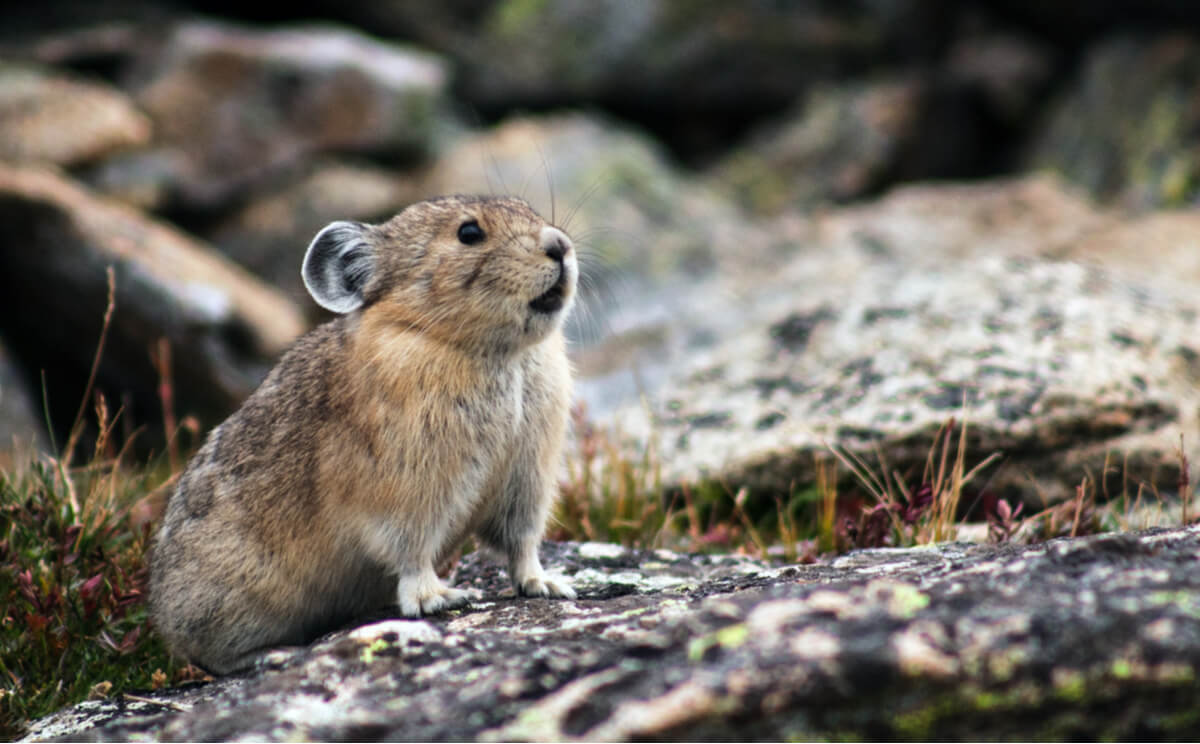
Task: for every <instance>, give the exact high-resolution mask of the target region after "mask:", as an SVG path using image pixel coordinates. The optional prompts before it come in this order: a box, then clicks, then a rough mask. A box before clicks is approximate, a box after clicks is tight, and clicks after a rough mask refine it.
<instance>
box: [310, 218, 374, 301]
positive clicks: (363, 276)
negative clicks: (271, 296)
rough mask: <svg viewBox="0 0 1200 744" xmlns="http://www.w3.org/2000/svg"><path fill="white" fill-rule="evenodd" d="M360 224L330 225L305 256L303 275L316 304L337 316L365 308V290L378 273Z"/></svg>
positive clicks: (334, 223) (340, 223) (365, 227)
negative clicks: (375, 273) (337, 314)
mask: <svg viewBox="0 0 1200 744" xmlns="http://www.w3.org/2000/svg"><path fill="white" fill-rule="evenodd" d="M366 231H367V226H366V225H364V224H362V223H360V222H331V223H329V224H328V225H326V226H325V228H324V229H323V230H321V232H319V233H317V237H315V238H313V242H312V243H311V244H310V245H309V246H308V252H307V253H305V254H304V266H303V267H302V268H301V269H300V275H301V276H302V277H304V286H305V287H307V288H308V293H309V294H310V295H312V298H313V299H314V300H316V301H317V304H318V305H320V306H321V307H323V308H325V309H326V310H331V311H333V312H335V313H348V312H351V311H353V310H357V309H358V308H360V307H362V304H363V289H364V288H365V287H366V285H367V281H368V280H369V279H370V278H371V274H372V273H373V272H374V271H375V256H374V255H373V254H372V252H371V247H370V245H368V243H367V239H366Z"/></svg>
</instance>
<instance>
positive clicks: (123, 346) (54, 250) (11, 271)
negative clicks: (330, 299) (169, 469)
mask: <svg viewBox="0 0 1200 744" xmlns="http://www.w3.org/2000/svg"><path fill="white" fill-rule="evenodd" d="M0 221H2V222H3V224H4V225H5V231H4V238H3V241H0V333H2V334H3V337H4V339H5V341H6V343H7V344H8V345H9V348H10V349H11V351H12V353H13V355H14V357H16V358H17V359H18V360H19V361H20V363H21V364H22V365H23V367H24V371H25V374H26V379H27V380H28V381H29V382H30V388H31V389H35V390H40V389H41V388H42V382H43V380H44V384H45V388H46V392H47V395H48V400H49V407H50V413H51V419H52V421H53V423H54V425H55V428H56V429H57V430H58V431H57V432H56V434H57V435H58V441H59V442H60V444H61V442H62V441H63V440H64V439H65V436H64V434H65V431H66V430H67V429H69V428H70V426H71V423H72V421H73V420H74V416H75V412H76V410H77V409H78V408H79V406H80V402H81V396H82V395H83V392H84V388H85V383H86V381H87V379H88V376H89V371H90V369H91V366H92V360H93V357H94V355H95V352H96V347H97V342H98V341H99V339H100V337H101V327H102V325H103V320H104V315H105V308H106V304H107V297H108V293H109V288H108V284H107V279H106V271H107V269H108V268H110V267H111V269H112V271H113V275H114V279H115V286H114V287H113V291H114V299H115V310H114V311H113V313H112V320H111V327H110V329H109V331H108V335H107V338H106V341H105V344H104V353H103V355H102V357H101V363H100V365H99V367H98V370H97V375H96V385H97V388H98V389H99V390H101V391H103V392H104V393H105V394H106V396H107V398H108V401H109V411H110V413H112V412H115V410H116V409H117V407H118V406H123V407H124V408H125V411H124V414H123V415H124V416H126V417H127V419H126V422H127V423H130V424H132V425H148V426H150V427H151V428H155V427H157V426H158V425H160V424H161V422H162V421H163V419H164V416H163V411H162V406H161V402H160V387H159V386H160V378H159V372H158V369H157V368H156V366H155V364H154V363H152V356H157V357H159V358H160V361H165V360H163V359H161V353H162V352H161V349H162V347H163V345H164V344H165V345H166V346H169V353H170V357H171V359H170V361H171V365H170V371H171V373H172V376H171V379H170V380H168V382H173V392H174V396H175V397H174V403H175V411H173V413H174V414H176V415H178V416H179V417H182V416H184V415H188V414H193V415H195V416H197V417H198V418H199V420H200V421H201V423H202V424H203V425H205V426H211V425H213V424H215V423H218V422H219V421H220V420H221V418H223V417H224V416H225V415H227V414H228V413H229V412H230V411H231V410H232V409H233V408H234V407H235V406H236V405H237V404H238V403H240V402H241V400H242V399H243V398H244V397H245V396H246V395H248V394H249V393H250V392H251V391H252V390H253V389H254V387H255V386H256V385H257V384H258V382H259V380H260V379H261V377H262V376H264V375H265V373H266V371H267V370H268V369H269V366H270V364H271V363H272V362H273V360H274V359H275V358H276V357H277V356H278V355H279V354H281V353H282V352H283V351H284V350H285V349H286V348H287V346H288V345H289V344H290V343H291V342H292V341H293V340H294V339H295V338H296V337H297V336H298V335H299V334H300V333H301V332H302V331H303V330H304V327H305V323H304V319H303V317H302V315H301V314H300V312H299V311H298V310H297V309H296V308H295V307H294V306H293V305H292V304H291V303H290V302H288V301H287V300H286V299H285V298H284V297H282V296H281V295H280V294H279V293H278V292H276V291H275V290H273V289H271V288H269V287H267V286H265V285H263V284H262V283H261V282H259V281H258V280H256V279H254V278H253V277H251V276H250V275H249V274H247V273H246V272H245V271H243V270H241V269H239V268H237V267H236V266H234V265H232V264H231V263H230V262H229V261H228V260H226V259H223V258H222V257H220V256H219V255H217V254H215V253H214V252H213V251H212V249H211V248H209V247H208V246H206V245H204V244H202V243H201V242H199V241H197V240H196V239H194V238H191V237H189V236H187V235H185V234H183V233H181V232H179V231H178V230H176V229H174V228H172V227H169V226H167V225H165V224H163V223H161V222H158V221H155V220H152V219H148V218H146V217H145V216H143V215H141V214H139V213H137V212H135V211H133V210H131V209H129V208H127V207H124V206H122V205H119V204H114V203H111V202H108V201H105V200H103V199H100V198H97V197H96V196H94V195H93V194H91V193H89V192H88V191H86V190H85V189H84V188H82V187H81V186H80V185H79V184H78V183H76V182H74V181H72V180H70V179H68V178H66V177H64V176H62V175H61V174H59V173H57V172H55V171H52V170H49V169H42V168H16V167H10V166H0ZM43 375H44V377H43ZM90 407H91V406H90V401H89V402H88V410H90ZM130 428H132V426H131V427H130ZM128 430H129V429H126V431H128Z"/></svg>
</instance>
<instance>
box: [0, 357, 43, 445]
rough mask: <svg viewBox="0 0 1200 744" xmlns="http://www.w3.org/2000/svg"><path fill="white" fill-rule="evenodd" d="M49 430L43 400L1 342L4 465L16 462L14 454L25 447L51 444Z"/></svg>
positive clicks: (0, 406)
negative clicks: (47, 433) (38, 396)
mask: <svg viewBox="0 0 1200 744" xmlns="http://www.w3.org/2000/svg"><path fill="white" fill-rule="evenodd" d="M45 430H46V427H45V422H44V420H43V418H42V406H41V404H40V402H39V401H38V399H37V398H35V397H34V396H33V394H32V392H31V390H30V389H29V384H28V380H26V379H24V375H22V373H21V369H20V366H19V365H18V364H17V363H16V360H15V359H13V357H12V354H11V353H10V352H9V351H8V350H7V349H6V348H5V346H4V344H3V342H0V467H10V466H12V465H13V457H12V456H13V455H14V454H15V453H19V452H20V451H21V450H22V449H23V448H27V447H30V446H34V447H40V448H45V447H47V446H48V444H49V441H48V439H47V437H46V431H45Z"/></svg>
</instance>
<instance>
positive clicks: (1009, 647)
mask: <svg viewBox="0 0 1200 744" xmlns="http://www.w3.org/2000/svg"><path fill="white" fill-rule="evenodd" d="M1198 551H1200V530H1198V529H1197V528H1195V527H1190V528H1175V529H1161V530H1156V531H1149V532H1146V533H1140V534H1114V535H1104V536H1100V537H1093V538H1083V539H1074V540H1056V541H1052V542H1049V543H1045V544H1041V545H1036V546H1032V547H1019V546H989V545H965V544H948V545H943V546H939V547H933V548H922V549H908V550H894V549H885V550H870V551H859V552H854V553H850V554H848V555H845V556H843V557H841V558H838V559H835V560H833V561H831V562H829V563H827V564H818V565H808V566H774V567H773V566H767V565H764V564H761V563H758V562H755V561H751V560H748V559H745V558H736V557H730V556H698V555H697V556H685V555H679V554H675V553H670V552H666V551H655V552H638V551H630V550H625V549H622V548H620V547H618V546H614V545H604V544H595V543H585V544H561V545H550V544H547V545H545V546H544V547H543V554H544V555H545V560H546V563H547V564H548V566H549V567H550V568H551V570H554V571H559V572H562V573H565V574H567V575H569V576H571V578H572V580H573V581H574V582H575V586H576V587H577V588H578V589H579V590H580V598H579V599H578V600H574V601H552V600H529V599H518V598H513V597H511V596H504V595H505V592H504V591H503V589H502V587H505V586H506V581H505V579H504V577H503V576H502V574H501V572H500V571H499V570H498V569H495V568H494V567H492V565H491V564H489V563H486V562H484V561H481V560H480V559H479V558H478V556H471V557H468V559H466V561H465V562H464V564H463V565H462V566H461V567H460V569H459V571H458V581H459V583H461V584H464V585H470V586H473V587H476V588H480V589H483V590H484V591H485V593H486V595H487V599H485V600H484V601H482V602H480V603H478V604H477V605H476V606H475V607H472V608H469V609H466V610H462V611H455V612H453V613H450V614H448V615H445V616H437V617H430V618H426V619H422V620H398V619H381V620H380V621H378V622H375V623H373V624H367V625H362V626H360V627H357V628H354V629H352V630H345V631H340V632H337V633H334V634H332V635H330V636H328V637H326V638H325V639H324V640H322V641H320V642H318V643H316V644H315V645H313V646H312V647H310V648H306V649H299V650H294V651H289V652H280V653H279V654H277V655H276V656H275V658H273V659H270V660H268V662H267V663H266V664H264V666H263V667H261V668H259V669H258V670H256V671H254V672H251V673H248V674H246V675H243V676H238V677H230V678H225V679H219V680H217V681H215V682H212V683H209V684H206V685H200V686H191V687H184V688H180V689H177V690H167V691H159V692H153V693H149V692H148V693H146V694H144V695H138V696H136V697H135V698H129V699H122V700H108V701H94V702H88V703H83V704H80V705H78V706H75V707H74V708H72V709H68V710H65V711H62V712H60V713H58V714H55V715H53V716H50V717H48V718H46V719H43V720H41V721H38V722H35V724H34V726H33V728H32V730H31V731H30V733H29V738H31V739H49V738H66V739H72V740H78V739H86V740H99V741H109V740H129V739H132V740H145V739H159V740H170V741H174V740H185V739H186V740H209V739H226V740H228V739H253V740H294V739H325V740H344V739H403V740H460V739H471V740H482V741H575V740H583V741H628V740H645V739H652V740H677V739H686V740H693V741H696V740H757V739H770V740H781V739H817V738H819V739H825V738H831V737H837V738H854V739H892V738H903V739H926V740H928V739H980V738H984V739H1023V740H1029V739H1035V740H1059V739H1079V738H1082V739H1130V738H1142V739H1147V738H1149V739H1162V738H1169V739H1187V738H1194V737H1195V736H1196V735H1197V734H1198V733H1200V725H1198V724H1197V721H1196V717H1195V715H1194V713H1193V708H1194V702H1195V696H1196V694H1197V693H1198V692H1200V682H1198V681H1197V665H1198V664H1200V642H1198V641H1197V639H1198V638H1200V577H1198V576H1197V573H1196V571H1195V570H1194V564H1195V560H1196V555H1197V552H1198Z"/></svg>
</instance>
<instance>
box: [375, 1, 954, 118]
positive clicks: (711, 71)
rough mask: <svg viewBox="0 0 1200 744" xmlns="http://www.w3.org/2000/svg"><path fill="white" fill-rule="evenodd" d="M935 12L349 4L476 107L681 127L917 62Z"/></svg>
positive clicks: (901, 5)
mask: <svg viewBox="0 0 1200 744" xmlns="http://www.w3.org/2000/svg"><path fill="white" fill-rule="evenodd" d="M936 5H937V4H936V3H931V2H927V1H925V0H893V1H892V2H887V3H835V4H819V3H814V4H803V5H790V6H789V5H776V4H773V3H744V4H739V5H735V6H729V5H725V4H722V3H693V2H686V1H681V0H648V1H647V2H641V3H637V4H634V5H629V4H625V3H620V2H589V1H588V0H566V1H565V2H553V3H551V2H542V1H541V0H534V2H527V1H525V0H501V1H500V2H482V3H481V2H472V1H470V0H468V1H466V2H450V3H442V4H439V5H437V6H426V5H408V4H404V3H395V4H390V5H387V6H370V5H367V4H359V5H356V6H352V7H353V8H354V9H355V10H357V11H358V12H357V13H356V17H357V19H358V20H359V21H360V22H363V23H365V24H366V25H368V26H369V27H371V28H374V29H376V30H378V31H379V32H382V33H400V34H404V35H407V36H410V37H412V38H415V39H417V40H419V41H420V42H421V43H423V44H425V45H427V46H430V47H432V48H434V49H438V50H439V51H442V52H443V53H446V54H448V55H450V56H452V57H453V58H454V59H455V60H456V62H457V64H458V77H459V82H458V86H457V87H458V88H459V94H460V95H461V96H462V97H463V98H464V99H465V100H467V101H469V102H470V103H471V104H473V105H475V106H479V107H481V108H484V109H495V108H496V107H497V106H500V105H502V106H505V107H520V106H522V105H526V106H527V105H546V104H548V103H558V104H563V103H568V104H572V103H573V104H576V105H578V104H580V103H584V104H587V103H591V104H595V103H604V104H609V105H616V106H623V107H626V108H643V109H650V110H652V111H655V112H660V113H662V114H665V115H675V116H682V117H684V118H686V117H690V116H695V115H697V114H701V113H702V112H705V111H709V112H711V111H714V110H717V111H722V112H733V111H736V110H737V109H745V108H747V107H762V106H764V105H770V104H772V103H775V104H778V103H779V102H781V101H783V102H786V101H788V100H790V99H792V98H793V97H794V96H795V94H796V93H797V92H798V91H799V90H802V89H803V86H804V85H805V84H806V83H807V82H810V81H812V80H814V79H819V78H822V77H828V76H831V75H836V74H838V73H842V74H845V73H846V72H850V71H855V70H861V69H863V68H864V67H866V66H868V65H870V64H871V63H873V62H875V63H877V62H879V61H880V60H884V59H897V58H904V57H913V56H919V55H921V54H928V53H930V52H932V50H933V49H934V48H936V44H937V40H938V38H939V37H940V33H939V31H940V28H941V23H942V22H944V20H945V16H943V15H942V14H940V13H939V12H938V8H937V7H936ZM383 7H386V10H384V9H383ZM352 12H353V11H352ZM918 28H920V29H921V31H920V32H917V29H918Z"/></svg>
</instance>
